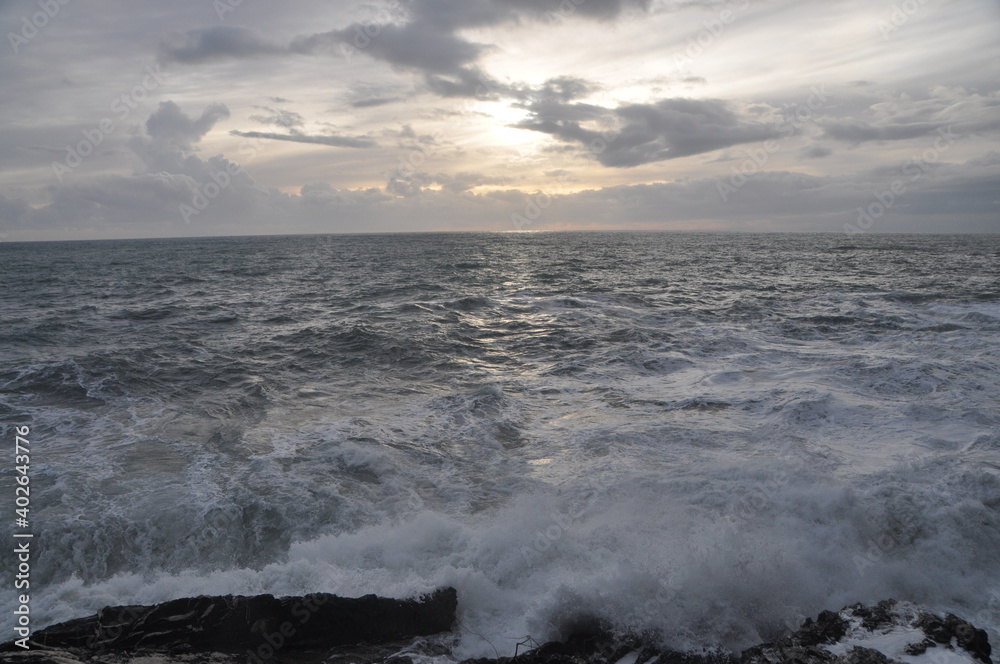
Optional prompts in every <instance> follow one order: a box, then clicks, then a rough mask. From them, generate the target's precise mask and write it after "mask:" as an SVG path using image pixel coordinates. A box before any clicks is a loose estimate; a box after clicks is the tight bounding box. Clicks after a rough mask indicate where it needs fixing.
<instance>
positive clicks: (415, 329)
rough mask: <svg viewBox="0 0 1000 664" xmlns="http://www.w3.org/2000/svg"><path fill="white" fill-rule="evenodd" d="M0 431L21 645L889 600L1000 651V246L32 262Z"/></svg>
mask: <svg viewBox="0 0 1000 664" xmlns="http://www.w3.org/2000/svg"><path fill="white" fill-rule="evenodd" d="M0 425H2V426H0V435H2V439H0V440H2V445H3V446H4V448H5V449H6V452H5V453H4V454H3V455H2V458H3V459H5V460H6V461H5V462H4V463H3V464H2V467H0V502H2V503H5V506H4V509H3V521H4V526H3V529H2V530H0V535H3V536H4V539H5V540H6V541H7V543H8V544H7V545H5V547H4V548H5V549H6V550H8V553H7V554H5V555H2V556H0V579H2V580H3V581H2V585H0V606H2V607H4V611H3V613H2V615H0V640H2V641H8V640H12V639H14V638H16V634H15V633H14V626H15V624H16V621H17V619H18V618H17V616H16V615H15V614H14V608H15V607H16V606H18V605H19V603H18V601H17V600H18V595H20V594H25V593H28V592H30V611H31V625H32V629H40V628H42V627H45V626H46V625H49V624H53V623H56V622H60V621H65V620H68V619H72V618H77V617H82V616H86V615H90V614H92V613H95V612H96V611H98V610H99V609H101V608H102V607H104V606H106V605H127V604H152V603H156V602H162V601H166V600H170V599H175V598H179V597H187V596H194V595H201V594H213V595H217V594H243V595H252V594H261V593H269V594H273V595H276V596H285V595H302V594H306V593H313V592H328V593H335V594H338V595H342V596H361V595H366V594H372V593H374V594H377V595H382V596H387V597H397V598H405V597H413V596H418V595H420V594H421V593H425V592H428V591H431V590H433V589H436V588H439V587H443V586H452V587H455V588H456V589H457V590H458V597H459V604H458V621H457V624H456V628H455V631H454V633H453V634H451V635H446V636H441V637H438V638H439V645H440V648H439V650H438V651H435V652H437V653H438V656H437V658H438V659H444V660H447V659H455V660H458V659H462V658H465V657H472V656H491V657H492V656H496V655H497V654H499V655H512V654H514V651H515V648H517V647H520V648H521V650H523V649H524V645H523V644H524V643H530V642H531V641H530V640H529V639H533V640H534V641H535V642H537V643H541V642H543V641H545V640H548V639H554V638H560V637H561V636H565V635H566V634H567V633H568V632H569V631H571V630H572V629H574V628H575V627H577V626H579V625H580V624H584V623H586V622H587V621H595V620H596V621H599V622H600V623H601V624H604V625H605V626H607V627H608V628H609V629H611V630H614V631H616V632H618V633H621V634H643V635H646V638H652V639H657V640H658V641H659V642H661V643H662V644H664V645H667V646H670V647H673V648H676V649H682V650H702V649H723V650H729V651H732V652H739V651H740V649H742V648H745V647H747V646H749V645H753V644H755V643H758V642H761V641H764V640H770V639H773V638H776V637H777V636H780V635H782V634H784V633H786V632H787V631H788V630H790V629H793V628H795V627H797V626H798V624H799V623H800V622H801V621H802V620H803V619H804V618H806V617H807V616H815V615H816V614H817V613H818V612H820V611H821V610H824V609H832V610H837V609H839V608H840V607H843V606H846V605H849V604H853V603H855V602H872V601H877V600H881V599H886V598H895V599H899V600H907V601H912V602H916V603H919V604H922V605H924V606H926V607H928V608H930V609H932V610H935V611H951V612H954V613H956V614H958V615H959V616H961V617H963V618H965V619H967V620H970V621H972V622H973V623H974V624H976V625H978V626H979V627H982V628H984V629H987V630H988V632H989V634H990V636H991V640H992V641H993V642H994V643H995V644H996V643H1000V236H997V235H885V234H858V235H854V236H846V235H843V234H840V235H834V234H713V233H643V232H632V233H598V232H590V233H582V232H581V233H575V232H508V233H431V234H368V235H321V236H271V237H239V238H208V239H204V238H203V239H162V240H120V241H92V242H91V241H85V242H49V243H4V244H0ZM24 426H27V427H29V429H30V435H29V436H28V437H29V439H30V468H29V469H27V473H26V474H27V475H28V476H29V477H30V480H29V481H30V508H29V509H30V512H29V513H28V518H27V519H26V521H27V522H28V524H27V525H24V524H21V525H16V521H15V488H16V486H18V482H19V479H18V478H19V476H20V475H22V474H25V473H21V472H20V471H18V470H17V469H16V464H15V449H14V447H15V435H16V434H15V431H16V429H15V427H24ZM22 502H23V501H22ZM15 533H31V534H32V535H33V537H32V538H31V539H30V542H31V549H30V550H31V555H30V563H29V564H30V589H29V590H23V589H22V590H18V589H16V588H15V584H14V579H15V574H16V572H17V570H18V564H19V563H18V560H17V558H16V556H15V555H14V554H12V553H11V552H10V551H12V550H13V548H14V546H15V544H16V543H17V542H18V541H19V540H16V539H14V538H13V535H14V534H15ZM519 643H520V644H522V645H521V646H518V644H519ZM442 652H443V653H445V654H444V655H441V653H442Z"/></svg>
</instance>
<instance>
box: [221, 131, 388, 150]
mask: <svg viewBox="0 0 1000 664" xmlns="http://www.w3.org/2000/svg"><path fill="white" fill-rule="evenodd" d="M229 133H230V134H232V135H233V136H240V137H242V138H266V139H269V140H272V141H290V142H292V143H312V144H314V145H329V146H331V147H337V148H373V147H375V146H376V145H378V143H376V142H375V141H373V140H372V139H370V138H366V137H364V136H310V135H308V134H301V133H292V134H275V133H271V132H264V131H237V130H235V129H234V130H232V131H230V132H229Z"/></svg>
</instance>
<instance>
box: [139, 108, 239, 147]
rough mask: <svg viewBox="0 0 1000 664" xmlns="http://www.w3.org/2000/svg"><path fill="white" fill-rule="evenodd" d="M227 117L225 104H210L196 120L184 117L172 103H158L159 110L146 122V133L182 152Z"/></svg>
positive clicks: (227, 111) (182, 112)
mask: <svg viewBox="0 0 1000 664" xmlns="http://www.w3.org/2000/svg"><path fill="white" fill-rule="evenodd" d="M228 117H229V109H228V108H226V106H225V104H211V105H210V106H208V107H207V108H206V109H205V110H204V111H203V112H202V114H201V116H200V117H198V118H190V117H188V116H187V115H185V113H184V111H182V110H181V108H180V106H178V105H177V104H176V103H174V102H173V101H164V102H160V106H159V108H157V110H156V111H154V112H153V114H152V115H150V116H149V119H147V120H146V133H147V134H149V136H150V138H152V139H154V140H156V141H161V142H168V143H172V144H173V145H175V146H177V147H178V148H181V149H183V150H189V149H190V148H191V146H192V145H194V144H195V143H197V142H198V141H200V140H201V138H202V137H203V136H204V135H205V134H207V133H208V132H209V131H210V130H211V129H212V127H214V126H215V123H217V122H218V121H219V120H225V119H227V118H228Z"/></svg>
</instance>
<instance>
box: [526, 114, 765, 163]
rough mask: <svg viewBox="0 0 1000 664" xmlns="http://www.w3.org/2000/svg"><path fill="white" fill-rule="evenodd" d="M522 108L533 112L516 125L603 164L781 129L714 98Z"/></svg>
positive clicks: (697, 149) (690, 150)
mask: <svg viewBox="0 0 1000 664" xmlns="http://www.w3.org/2000/svg"><path fill="white" fill-rule="evenodd" d="M527 108H528V109H529V110H530V111H531V112H532V115H533V117H531V118H529V119H528V120H525V121H524V122H521V123H519V124H518V125H516V126H518V127H520V128H522V129H529V130H532V131H538V132H542V133H546V134H550V135H552V136H554V137H555V138H558V139H559V140H561V141H564V142H566V143H578V144H580V145H581V147H583V148H584V149H586V150H588V151H589V152H590V153H591V154H593V156H594V157H595V158H596V159H597V160H598V161H599V162H600V163H601V164H603V165H604V166H614V167H630V166H639V165H641V164H648V163H652V162H657V161H664V160H667V159H676V158H678V157H687V156H691V155H696V154H701V153H704V152H711V151H713V150H718V149H720V148H726V147H730V146H732V145H739V144H741V143H750V142H754V141H764V140H767V139H771V138H777V137H779V136H781V135H782V132H781V131H780V129H779V127H778V126H776V125H773V124H767V123H760V122H752V121H749V120H745V119H743V118H741V117H740V116H739V115H737V114H736V113H735V112H733V111H732V110H731V109H730V108H729V106H728V105H727V104H726V103H725V102H723V101H718V100H698V99H663V100H660V101H658V102H656V103H653V104H628V105H625V106H620V107H618V108H617V109H613V110H612V109H605V108H601V107H598V106H592V105H589V104H561V103H558V102H553V101H550V100H539V101H537V102H535V103H533V104H529V105H527ZM585 124H589V125H591V126H585ZM598 125H599V126H601V127H603V128H598Z"/></svg>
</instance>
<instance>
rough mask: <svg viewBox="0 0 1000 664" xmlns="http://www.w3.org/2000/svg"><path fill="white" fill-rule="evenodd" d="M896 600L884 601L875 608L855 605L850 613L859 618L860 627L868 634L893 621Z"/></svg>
mask: <svg viewBox="0 0 1000 664" xmlns="http://www.w3.org/2000/svg"><path fill="white" fill-rule="evenodd" d="M896 604H897V602H896V600H894V599H884V600H882V601H881V602H879V603H878V604H876V605H875V606H865V605H864V604H855V605H854V606H852V607H851V612H852V613H853V614H854V615H856V616H858V617H859V618H861V619H862V620H861V626H862V627H864V628H865V629H867V630H868V631H870V632H874V631H875V630H877V629H882V628H883V627H888V626H890V625H892V624H893V622H894V621H895V614H894V613H893V609H895V608H896Z"/></svg>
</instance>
